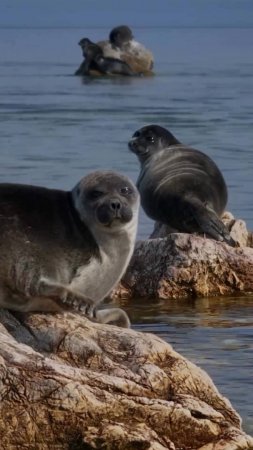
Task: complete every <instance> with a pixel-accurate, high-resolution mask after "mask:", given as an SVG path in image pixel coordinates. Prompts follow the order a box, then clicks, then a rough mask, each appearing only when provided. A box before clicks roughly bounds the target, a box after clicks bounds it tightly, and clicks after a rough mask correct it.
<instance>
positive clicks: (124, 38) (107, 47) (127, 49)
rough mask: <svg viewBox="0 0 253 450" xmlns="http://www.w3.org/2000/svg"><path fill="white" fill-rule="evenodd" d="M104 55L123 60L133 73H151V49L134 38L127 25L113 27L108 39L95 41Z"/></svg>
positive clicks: (152, 58)
mask: <svg viewBox="0 0 253 450" xmlns="http://www.w3.org/2000/svg"><path fill="white" fill-rule="evenodd" d="M97 44H98V45H99V46H100V47H101V48H102V50H103V55H104V56H105V57H112V58H116V59H120V60H122V61H125V62H126V63H127V64H128V66H129V67H130V68H131V69H132V71H133V72H134V73H135V74H144V75H145V74H152V69H153V66H154V57H153V54H152V52H151V51H149V50H148V49H146V48H145V47H144V45H142V44H141V43H140V42H138V41H136V40H135V39H134V36H133V33H132V30H131V29H130V28H129V27H128V26H127V25H120V26H117V27H115V28H113V29H112V30H111V31H110V33H109V41H100V42H98V43H97Z"/></svg>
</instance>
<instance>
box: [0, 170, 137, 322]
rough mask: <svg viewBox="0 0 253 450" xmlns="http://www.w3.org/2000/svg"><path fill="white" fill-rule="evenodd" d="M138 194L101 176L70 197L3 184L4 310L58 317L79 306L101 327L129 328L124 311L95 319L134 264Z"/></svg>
mask: <svg viewBox="0 0 253 450" xmlns="http://www.w3.org/2000/svg"><path fill="white" fill-rule="evenodd" d="M138 207H139V194H138V191H137V189H136V188H135V186H134V185H133V183H132V182H131V181H130V180H129V179H128V178H127V177H125V176H123V175H121V174H118V173H115V172H112V171H96V172H93V173H91V174H89V175H87V176H86V177H84V178H83V179H82V180H81V181H80V182H79V183H78V184H77V185H76V186H75V188H74V189H73V190H72V191H70V192H68V191H62V190H56V189H47V188H43V187H37V186H30V185H19V184H0V307H2V308H6V309H10V310H14V311H21V312H30V311H40V312H46V311H47V312H57V311H62V310H64V309H65V307H66V308H68V305H70V306H71V305H73V303H77V304H78V305H81V307H80V310H82V307H83V308H84V310H85V312H86V313H87V315H88V316H89V317H91V318H95V319H97V320H98V321H100V322H103V323H107V322H110V321H116V322H120V323H121V324H122V326H129V324H130V322H129V319H128V316H127V315H126V313H125V312H124V311H123V310H121V309H119V308H112V309H105V310H100V311H97V312H96V307H97V306H98V304H99V303H100V302H101V301H102V300H103V299H104V298H105V297H106V296H107V295H108V294H109V293H110V291H111V290H112V288H113V287H114V286H115V285H116V283H118V281H119V280H120V278H121V276H122V275H123V273H124V271H125V270H126V267H127V265H128V263H129V260H130V258H131V255H132V252H133V249H134V243H135V236H136V230H137V221H138V218H137V216H138Z"/></svg>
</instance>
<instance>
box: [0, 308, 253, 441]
mask: <svg viewBox="0 0 253 450" xmlns="http://www.w3.org/2000/svg"><path fill="white" fill-rule="evenodd" d="M0 411H1V414H0V442H1V450H14V449H15V450H19V449H25V448H26V449H29V450H30V449H35V450H47V449H49V450H50V449H59V450H60V449H61V450H65V449H66V450H67V449H68V450H74V449H79V450H81V449H83V450H84V449H85V450H88V449H90V450H91V449H102V448H106V449H109V448H110V449H115V450H126V449H128V450H130V449H131V450H134V449H136V450H137V449H138V450H139V449H151V450H163V449H171V450H190V449H192V450H193V449H194V450H197V449H199V450H225V449H226V450H228V449H230V450H232V449H234V450H239V449H241V450H242V449H245V450H246V449H250V448H251V446H253V439H252V438H250V437H249V436H247V435H245V434H244V433H243V431H242V430H241V421H240V417H239V416H238V414H237V413H236V412H235V411H234V409H233V408H232V406H231V404H230V403H229V401H228V400H227V399H226V398H224V397H222V396H221V395H220V394H219V392H218V391H217V389H216V387H215V386H214V384H213V383H212V381H211V379H210V378H209V377H208V375H207V374H206V373H205V372H204V371H202V370H201V369H200V368H198V367H196V366H195V365H194V364H192V363H191V362H189V361H188V360H186V359H185V358H183V357H182V356H180V355H179V354H178V353H176V352H175V351H174V350H173V349H172V347H171V346H170V345H169V344H167V343H165V342H164V341H162V340H161V339H159V338H158V337H156V336H153V335H150V334H142V333H137V332H134V331H132V330H128V329H120V328H118V327H114V326H108V325H101V324H96V323H92V322H90V321H89V320H88V319H86V318H83V317H80V316H79V315H77V314H71V313H66V314H64V315H49V314H48V315H42V314H34V315H30V316H22V315H20V314H19V315H17V316H16V317H15V316H14V315H12V314H10V313H8V312H7V311H3V310H2V311H1V312H0Z"/></svg>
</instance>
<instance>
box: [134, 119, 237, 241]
mask: <svg viewBox="0 0 253 450" xmlns="http://www.w3.org/2000/svg"><path fill="white" fill-rule="evenodd" d="M128 145H129V148H130V150H131V151H132V152H133V153H135V154H136V155H137V157H138V159H139V161H140V163H141V171H140V174H139V178H138V180H137V187H138V189H139V192H140V195H141V204H142V206H143V209H144V211H145V212H146V214H147V215H148V216H149V217H151V218H152V219H154V220H156V221H159V222H162V223H164V224H166V225H169V226H170V227H172V228H173V229H175V230H177V231H179V232H184V233H194V232H197V233H204V234H205V235H206V236H207V237H210V238H213V239H215V240H217V241H223V242H226V243H227V244H228V245H231V246H235V245H236V243H235V241H234V240H233V239H232V237H231V236H230V234H229V231H228V230H227V228H226V227H225V225H224V224H223V222H222V221H221V219H220V216H221V215H222V213H223V212H224V210H225V206H226V203H227V187H226V184H225V181H224V178H223V176H222V174H221V172H220V170H219V169H218V167H217V166H216V164H215V163H214V161H212V159H211V158H209V157H208V156H207V155H205V154H204V153H202V152H200V151H199V150H195V149H193V148H190V147H188V146H186V145H184V144H182V143H181V142H180V141H179V140H178V139H177V138H176V137H175V136H173V134H172V133H170V131H168V130H166V129H165V128H162V127H160V126H158V125H150V126H146V127H143V128H141V129H139V130H138V131H136V132H135V133H134V135H133V138H132V139H131V140H130V142H129V144H128Z"/></svg>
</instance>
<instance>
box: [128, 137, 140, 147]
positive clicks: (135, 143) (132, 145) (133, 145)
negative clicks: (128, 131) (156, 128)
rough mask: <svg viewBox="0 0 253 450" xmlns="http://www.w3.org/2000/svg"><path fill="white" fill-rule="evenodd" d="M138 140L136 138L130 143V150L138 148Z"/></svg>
mask: <svg viewBox="0 0 253 450" xmlns="http://www.w3.org/2000/svg"><path fill="white" fill-rule="evenodd" d="M136 140H137V139H136V138H133V139H131V140H130V141H129V142H128V147H129V148H130V150H136V148H137V146H138V143H137V142H136Z"/></svg>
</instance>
